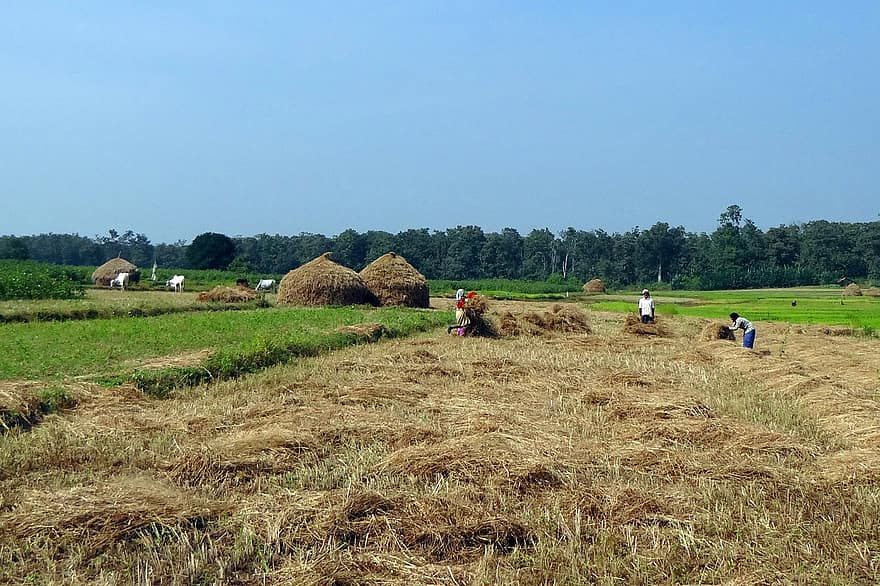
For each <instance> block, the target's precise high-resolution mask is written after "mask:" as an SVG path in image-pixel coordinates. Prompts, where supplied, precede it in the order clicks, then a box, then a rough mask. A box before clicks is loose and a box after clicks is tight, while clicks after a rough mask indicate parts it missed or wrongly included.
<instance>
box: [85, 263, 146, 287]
mask: <svg viewBox="0 0 880 586" xmlns="http://www.w3.org/2000/svg"><path fill="white" fill-rule="evenodd" d="M119 273H128V281H129V282H130V283H136V282H138V281H140V279H141V273H140V271H139V270H138V268H137V267H136V266H135V265H133V264H131V263H130V262H128V261H127V260H125V259H124V258H119V257H117V258H111V259H110V260H108V261H107V262H105V263H104V264H102V265H101V266H99V267H98V268H96V269H95V272H94V273H92V281H94V283H95V285H101V286H103V287H109V286H110V281H112V280H113V279H115V278H116V275H118V274H119Z"/></svg>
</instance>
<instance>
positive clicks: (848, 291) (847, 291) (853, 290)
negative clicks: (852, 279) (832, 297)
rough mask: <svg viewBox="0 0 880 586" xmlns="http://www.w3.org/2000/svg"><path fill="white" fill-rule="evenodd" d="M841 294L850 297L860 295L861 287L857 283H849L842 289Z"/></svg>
mask: <svg viewBox="0 0 880 586" xmlns="http://www.w3.org/2000/svg"><path fill="white" fill-rule="evenodd" d="M843 294H844V295H849V296H851V297H861V296H862V288H861V287H859V286H858V284H857V283H850V284H849V285H847V286H846V287H845V288H844V289H843Z"/></svg>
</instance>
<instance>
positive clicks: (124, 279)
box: [110, 273, 128, 291]
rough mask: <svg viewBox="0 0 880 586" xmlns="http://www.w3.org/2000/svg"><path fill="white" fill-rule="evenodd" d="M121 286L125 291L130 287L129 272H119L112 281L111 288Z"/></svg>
mask: <svg viewBox="0 0 880 586" xmlns="http://www.w3.org/2000/svg"><path fill="white" fill-rule="evenodd" d="M113 287H119V288H120V289H122V290H123V291H125V288H126V287H128V273H119V274H118V275H116V276H115V277H113V280H112V281H110V288H111V289H112V288H113Z"/></svg>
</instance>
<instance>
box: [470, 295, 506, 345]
mask: <svg viewBox="0 0 880 586" xmlns="http://www.w3.org/2000/svg"><path fill="white" fill-rule="evenodd" d="M463 309H464V313H465V315H466V316H467V318H468V320H469V321H470V326H469V327H468V328H467V335H468V336H480V337H483V338H497V337H498V335H499V334H498V328H497V327H496V326H495V323H494V322H493V321H492V320H491V319H490V318H489V316H488V315H486V314H487V312H488V311H489V302H488V301H487V300H486V298H485V297H484V296H483V295H479V294H477V295H474V296H473V297H468V298H466V299H465V302H464V307H463Z"/></svg>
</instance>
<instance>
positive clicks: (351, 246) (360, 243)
mask: <svg viewBox="0 0 880 586" xmlns="http://www.w3.org/2000/svg"><path fill="white" fill-rule="evenodd" d="M367 246H368V244H367V239H366V237H364V236H363V235H362V234H360V233H358V232H357V231H355V230H353V229H351V228H349V229H348V230H345V231H344V232H341V233H340V234H339V235H338V236H336V238H334V239H333V258H334V259H335V260H336V262H338V263H339V264H342V265H345V266H347V267H349V268H351V269H354V270H356V271H360V270H361V269H363V268H364V267H365V266H367V262H366V258H367ZM377 258H378V257H377Z"/></svg>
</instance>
